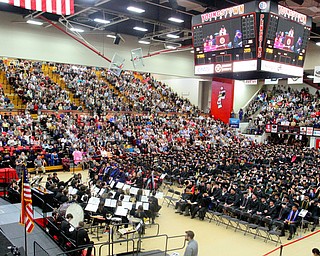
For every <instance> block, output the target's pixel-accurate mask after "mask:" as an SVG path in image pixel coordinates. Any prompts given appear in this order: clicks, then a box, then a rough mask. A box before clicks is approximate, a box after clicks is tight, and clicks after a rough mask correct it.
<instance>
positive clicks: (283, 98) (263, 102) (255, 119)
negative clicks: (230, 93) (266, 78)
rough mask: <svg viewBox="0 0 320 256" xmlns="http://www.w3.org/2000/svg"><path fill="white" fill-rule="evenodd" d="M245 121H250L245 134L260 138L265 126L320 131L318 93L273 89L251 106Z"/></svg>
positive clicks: (307, 90) (280, 88) (319, 97)
mask: <svg viewBox="0 0 320 256" xmlns="http://www.w3.org/2000/svg"><path fill="white" fill-rule="evenodd" d="M258 110H260V112H259V113H257V111H258ZM254 113H256V115H255V116H252V115H254ZM244 120H247V121H249V126H248V130H250V133H253V134H262V133H263V131H264V129H265V125H266V124H281V125H286V126H311V127H320V93H319V91H316V92H315V94H312V93H310V92H309V89H308V88H307V87H306V88H303V89H301V90H294V89H292V88H291V87H288V88H285V87H284V86H280V85H277V86H276V85H275V86H274V87H273V88H272V90H270V91H267V92H264V91H263V92H262V93H260V94H259V95H258V97H257V98H256V99H255V100H254V101H252V102H251V103H250V105H249V107H248V108H247V110H246V112H245V114H244Z"/></svg>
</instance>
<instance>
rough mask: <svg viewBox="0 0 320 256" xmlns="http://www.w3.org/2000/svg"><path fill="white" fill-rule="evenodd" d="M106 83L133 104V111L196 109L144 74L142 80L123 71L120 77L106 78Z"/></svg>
mask: <svg viewBox="0 0 320 256" xmlns="http://www.w3.org/2000/svg"><path fill="white" fill-rule="evenodd" d="M107 79H108V81H109V82H110V83H112V84H113V85H114V86H115V87H116V88H118V89H119V91H121V92H122V93H123V94H124V95H126V97H127V98H129V99H130V100H131V101H132V102H134V106H133V110H134V111H155V112H183V113H184V112H188V113H191V112H195V111H197V108H196V107H195V106H193V105H192V104H191V103H190V101H189V100H188V99H183V98H181V97H179V96H178V95H177V93H174V92H173V91H172V89H171V88H170V87H169V86H167V85H165V84H163V83H161V82H159V81H156V80H155V79H154V78H152V77H150V75H149V74H144V75H143V77H142V80H141V79H139V78H136V77H135V76H134V74H133V72H131V71H125V72H123V73H122V75H121V76H120V77H116V76H114V75H111V74H110V75H109V76H108V78H107Z"/></svg>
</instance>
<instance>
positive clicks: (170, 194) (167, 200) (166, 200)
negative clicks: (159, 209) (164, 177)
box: [161, 188, 174, 207]
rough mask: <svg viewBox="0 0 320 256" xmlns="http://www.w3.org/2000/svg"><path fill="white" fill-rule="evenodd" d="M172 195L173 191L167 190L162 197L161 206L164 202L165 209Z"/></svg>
mask: <svg viewBox="0 0 320 256" xmlns="http://www.w3.org/2000/svg"><path fill="white" fill-rule="evenodd" d="M173 195H174V190H173V189H171V188H170V189H168V191H167V193H166V195H165V196H163V201H162V204H161V205H163V204H164V203H165V202H166V203H167V207H169V205H170V201H171V199H172V197H173Z"/></svg>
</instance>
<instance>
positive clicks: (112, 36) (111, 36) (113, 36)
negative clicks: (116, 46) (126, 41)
mask: <svg viewBox="0 0 320 256" xmlns="http://www.w3.org/2000/svg"><path fill="white" fill-rule="evenodd" d="M107 37H109V38H113V39H115V38H116V36H115V35H107Z"/></svg>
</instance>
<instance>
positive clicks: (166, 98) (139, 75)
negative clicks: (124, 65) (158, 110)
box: [133, 72, 168, 102]
mask: <svg viewBox="0 0 320 256" xmlns="http://www.w3.org/2000/svg"><path fill="white" fill-rule="evenodd" d="M133 75H134V77H135V78H136V79H139V80H140V81H141V82H142V81H143V80H144V77H143V75H141V74H140V73H137V72H134V74H133ZM152 88H153V90H155V91H156V90H157V88H156V87H154V86H153V85H152ZM160 96H161V101H164V102H166V101H168V97H167V96H164V95H163V94H162V93H160Z"/></svg>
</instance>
